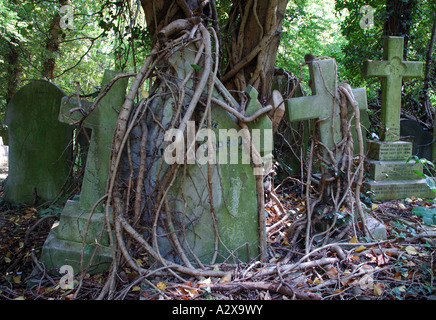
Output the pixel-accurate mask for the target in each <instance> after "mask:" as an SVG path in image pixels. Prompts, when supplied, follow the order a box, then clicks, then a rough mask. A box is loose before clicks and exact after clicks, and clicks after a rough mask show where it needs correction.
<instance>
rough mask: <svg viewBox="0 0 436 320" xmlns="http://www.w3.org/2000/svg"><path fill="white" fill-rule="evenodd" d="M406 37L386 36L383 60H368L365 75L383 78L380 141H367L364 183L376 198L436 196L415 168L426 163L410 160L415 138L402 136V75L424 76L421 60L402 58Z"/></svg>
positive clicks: (421, 168)
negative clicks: (367, 176)
mask: <svg viewBox="0 0 436 320" xmlns="http://www.w3.org/2000/svg"><path fill="white" fill-rule="evenodd" d="M403 47H404V39H403V38H402V37H387V38H386V39H385V41H384V46H383V60H382V61H371V60H369V61H365V63H364V65H363V75H364V77H380V78H382V84H381V90H382V96H381V100H382V102H381V103H382V106H381V121H382V128H381V130H380V138H381V140H380V141H369V142H368V157H367V160H366V163H367V167H368V168H369V173H370V178H371V180H370V181H368V182H367V183H366V184H365V187H366V189H367V190H368V193H369V194H370V195H372V196H373V198H374V200H393V199H401V198H406V197H412V196H416V197H421V198H428V197H434V196H435V194H434V193H433V192H432V191H431V190H430V189H429V187H428V186H427V184H426V182H425V179H421V178H420V177H419V176H418V175H417V174H415V173H414V172H413V171H414V170H418V171H420V172H422V171H423V165H422V164H420V163H415V161H413V160H412V161H409V162H408V161H407V160H408V159H409V157H410V156H411V155H412V142H407V141H401V140H400V114H401V87H402V82H403V79H408V78H416V77H421V76H422V72H423V67H422V66H423V64H422V62H408V61H403Z"/></svg>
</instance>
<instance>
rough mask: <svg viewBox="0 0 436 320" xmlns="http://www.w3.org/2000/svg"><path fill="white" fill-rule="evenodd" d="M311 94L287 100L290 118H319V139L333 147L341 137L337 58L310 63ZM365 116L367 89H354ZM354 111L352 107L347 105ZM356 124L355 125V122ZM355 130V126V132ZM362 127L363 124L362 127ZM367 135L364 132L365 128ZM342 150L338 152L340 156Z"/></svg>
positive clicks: (350, 110) (325, 144)
mask: <svg viewBox="0 0 436 320" xmlns="http://www.w3.org/2000/svg"><path fill="white" fill-rule="evenodd" d="M309 71H310V79H311V87H312V95H311V96H303V97H296V98H291V99H288V100H287V117H288V120H289V121H290V122H295V121H301V120H311V119H319V120H318V121H319V134H320V141H321V142H322V143H323V144H324V146H326V147H327V148H329V149H331V148H333V147H334V146H335V145H336V144H338V143H339V142H340V141H341V140H342V132H341V122H340V107H339V104H338V101H339V96H338V84H337V72H336V63H335V60H334V59H326V60H319V61H313V62H312V63H311V64H310V65H309ZM352 91H353V95H354V97H355V99H356V101H357V102H358V104H359V109H360V112H361V115H362V116H361V117H362V119H365V117H367V115H366V112H365V111H366V108H367V102H366V90H365V89H364V88H360V89H353V90H352ZM348 110H349V113H351V112H352V109H351V107H350V106H349V108H348ZM353 127H354V126H353ZM354 131H355V130H353V132H354ZM362 131H363V128H362ZM362 134H363V137H364V138H365V135H366V134H365V132H362ZM354 150H355V152H358V148H356V147H355V148H354ZM338 156H339V154H338V153H337V154H336V157H338Z"/></svg>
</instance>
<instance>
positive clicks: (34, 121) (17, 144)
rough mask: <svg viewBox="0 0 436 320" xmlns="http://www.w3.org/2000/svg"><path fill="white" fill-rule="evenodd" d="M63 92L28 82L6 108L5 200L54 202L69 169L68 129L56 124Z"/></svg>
mask: <svg viewBox="0 0 436 320" xmlns="http://www.w3.org/2000/svg"><path fill="white" fill-rule="evenodd" d="M63 96H65V93H64V92H63V91H62V90H61V89H59V88H58V87H57V86H55V85H54V84H52V83H50V82H48V81H44V80H32V81H31V82H30V83H28V84H27V85H25V86H24V87H23V88H21V89H20V90H19V91H18V92H17V93H16V94H15V95H14V97H13V98H12V100H11V101H10V103H9V104H8V106H7V109H6V116H5V123H6V124H7V125H8V128H9V172H8V178H7V180H6V183H5V193H4V197H5V200H7V201H8V202H11V203H25V204H33V203H34V202H35V200H42V201H46V200H53V199H55V198H56V197H57V196H58V194H59V193H60V191H61V190H62V187H63V185H64V184H65V182H66V180H67V178H68V175H69V172H70V166H71V156H72V152H71V150H72V144H71V139H72V127H71V126H69V125H66V124H64V123H61V122H59V121H58V115H59V107H60V102H61V99H62V97H63Z"/></svg>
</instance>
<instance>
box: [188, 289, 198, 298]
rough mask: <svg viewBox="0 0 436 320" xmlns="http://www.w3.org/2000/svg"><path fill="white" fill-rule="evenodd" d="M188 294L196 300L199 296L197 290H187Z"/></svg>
mask: <svg viewBox="0 0 436 320" xmlns="http://www.w3.org/2000/svg"><path fill="white" fill-rule="evenodd" d="M187 291H188V294H189V296H190V297H191V298H194V297H196V296H197V295H198V291H197V290H196V289H191V290H187Z"/></svg>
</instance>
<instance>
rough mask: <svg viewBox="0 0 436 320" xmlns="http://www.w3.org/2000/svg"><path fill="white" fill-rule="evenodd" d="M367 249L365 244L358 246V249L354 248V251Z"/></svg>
mask: <svg viewBox="0 0 436 320" xmlns="http://www.w3.org/2000/svg"><path fill="white" fill-rule="evenodd" d="M365 249H366V247H365V246H363V245H362V246H358V247H357V248H356V250H354V252H360V251H363V250H365Z"/></svg>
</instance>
